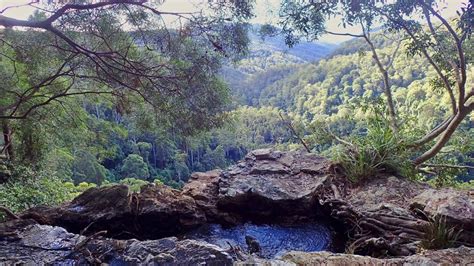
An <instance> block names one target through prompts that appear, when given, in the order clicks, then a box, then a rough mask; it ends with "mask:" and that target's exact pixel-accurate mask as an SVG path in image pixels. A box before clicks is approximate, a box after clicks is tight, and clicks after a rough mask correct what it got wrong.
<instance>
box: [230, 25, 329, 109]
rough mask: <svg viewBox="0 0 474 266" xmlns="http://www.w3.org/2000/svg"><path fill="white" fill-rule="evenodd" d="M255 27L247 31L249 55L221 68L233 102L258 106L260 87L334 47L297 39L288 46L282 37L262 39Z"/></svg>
mask: <svg viewBox="0 0 474 266" xmlns="http://www.w3.org/2000/svg"><path fill="white" fill-rule="evenodd" d="M259 27H260V26H259V25H254V26H253V27H252V29H251V31H250V34H249V38H250V40H251V44H250V47H249V48H250V49H249V50H250V52H249V55H248V56H247V57H246V58H244V59H242V60H241V61H239V62H238V63H237V64H235V65H229V66H226V67H224V68H223V70H222V77H223V78H224V80H225V81H226V82H227V83H228V84H229V85H230V88H231V91H232V93H233V95H234V100H235V102H236V103H237V104H245V105H253V106H255V105H258V99H259V98H260V92H261V91H262V90H263V88H265V87H268V86H269V85H271V84H272V83H274V82H276V81H278V80H281V79H283V78H285V77H286V76H288V75H290V74H292V73H293V72H294V71H296V69H297V68H298V66H300V65H304V64H308V63H313V62H316V61H318V60H320V59H322V58H325V57H327V56H329V55H330V54H331V53H332V52H333V51H334V49H336V48H337V45H333V44H325V43H320V42H301V43H299V44H297V45H295V46H294V47H292V48H289V47H288V46H287V45H286V44H285V40H284V37H283V36H275V37H266V38H265V39H262V38H261V37H260V36H259V35H258V34H257V32H258V29H259Z"/></svg>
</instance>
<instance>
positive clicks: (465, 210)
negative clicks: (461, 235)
mask: <svg viewBox="0 0 474 266" xmlns="http://www.w3.org/2000/svg"><path fill="white" fill-rule="evenodd" d="M410 207H411V208H413V209H420V210H422V211H423V212H425V213H426V214H428V215H429V216H431V217H437V216H438V217H440V216H442V217H445V218H446V219H447V220H448V222H449V223H451V224H454V225H457V226H458V227H460V228H463V229H465V230H474V193H472V191H467V190H464V191H463V190H455V189H452V188H444V189H437V190H436V189H426V190H424V191H423V192H422V193H420V194H419V195H417V196H415V197H414V198H412V199H411V200H410Z"/></svg>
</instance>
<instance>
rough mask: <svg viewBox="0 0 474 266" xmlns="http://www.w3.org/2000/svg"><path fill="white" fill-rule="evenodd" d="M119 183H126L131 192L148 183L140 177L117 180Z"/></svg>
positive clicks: (137, 190)
mask: <svg viewBox="0 0 474 266" xmlns="http://www.w3.org/2000/svg"><path fill="white" fill-rule="evenodd" d="M119 184H122V185H127V186H128V187H129V188H130V190H131V191H133V192H140V188H141V187H142V186H144V185H146V184H149V183H148V182H147V181H144V180H142V179H136V178H124V179H122V180H120V181H119Z"/></svg>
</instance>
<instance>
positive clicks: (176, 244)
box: [0, 220, 234, 265]
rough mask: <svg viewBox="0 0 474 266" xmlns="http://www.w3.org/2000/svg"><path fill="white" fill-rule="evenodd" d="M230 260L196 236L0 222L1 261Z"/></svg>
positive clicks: (208, 262) (166, 262) (145, 262)
mask: <svg viewBox="0 0 474 266" xmlns="http://www.w3.org/2000/svg"><path fill="white" fill-rule="evenodd" d="M233 261H234V259H233V258H232V257H231V256H230V255H229V253H228V252H226V251H225V250H223V249H221V248H219V247H218V246H215V245H211V244H209V243H206V242H201V241H196V240H181V241H179V240H177V238H175V237H169V238H162V239H159V240H149V241H138V240H134V239H132V240H115V239H109V238H103V237H100V236H97V237H84V236H79V235H77V234H72V233H69V232H67V231H66V230H65V229H63V228H61V227H56V226H48V225H39V224H36V223H35V222H34V221H32V220H17V221H11V222H8V223H4V224H2V226H0V265H14V264H15V265H16V264H21V265H25V264H26V265H44V264H57V265H97V264H101V263H107V264H111V265H199V264H204V263H205V264H206V265H232V263H233Z"/></svg>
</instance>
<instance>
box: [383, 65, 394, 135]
mask: <svg viewBox="0 0 474 266" xmlns="http://www.w3.org/2000/svg"><path fill="white" fill-rule="evenodd" d="M380 71H381V72H382V76H383V85H384V93H385V97H387V105H388V114H389V116H390V126H391V127H392V130H393V131H394V132H395V133H396V132H397V131H398V125H397V114H396V112H395V104H394V103H393V97H392V90H391V88H390V81H389V78H388V73H387V70H385V69H383V67H382V68H381V69H380Z"/></svg>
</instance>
